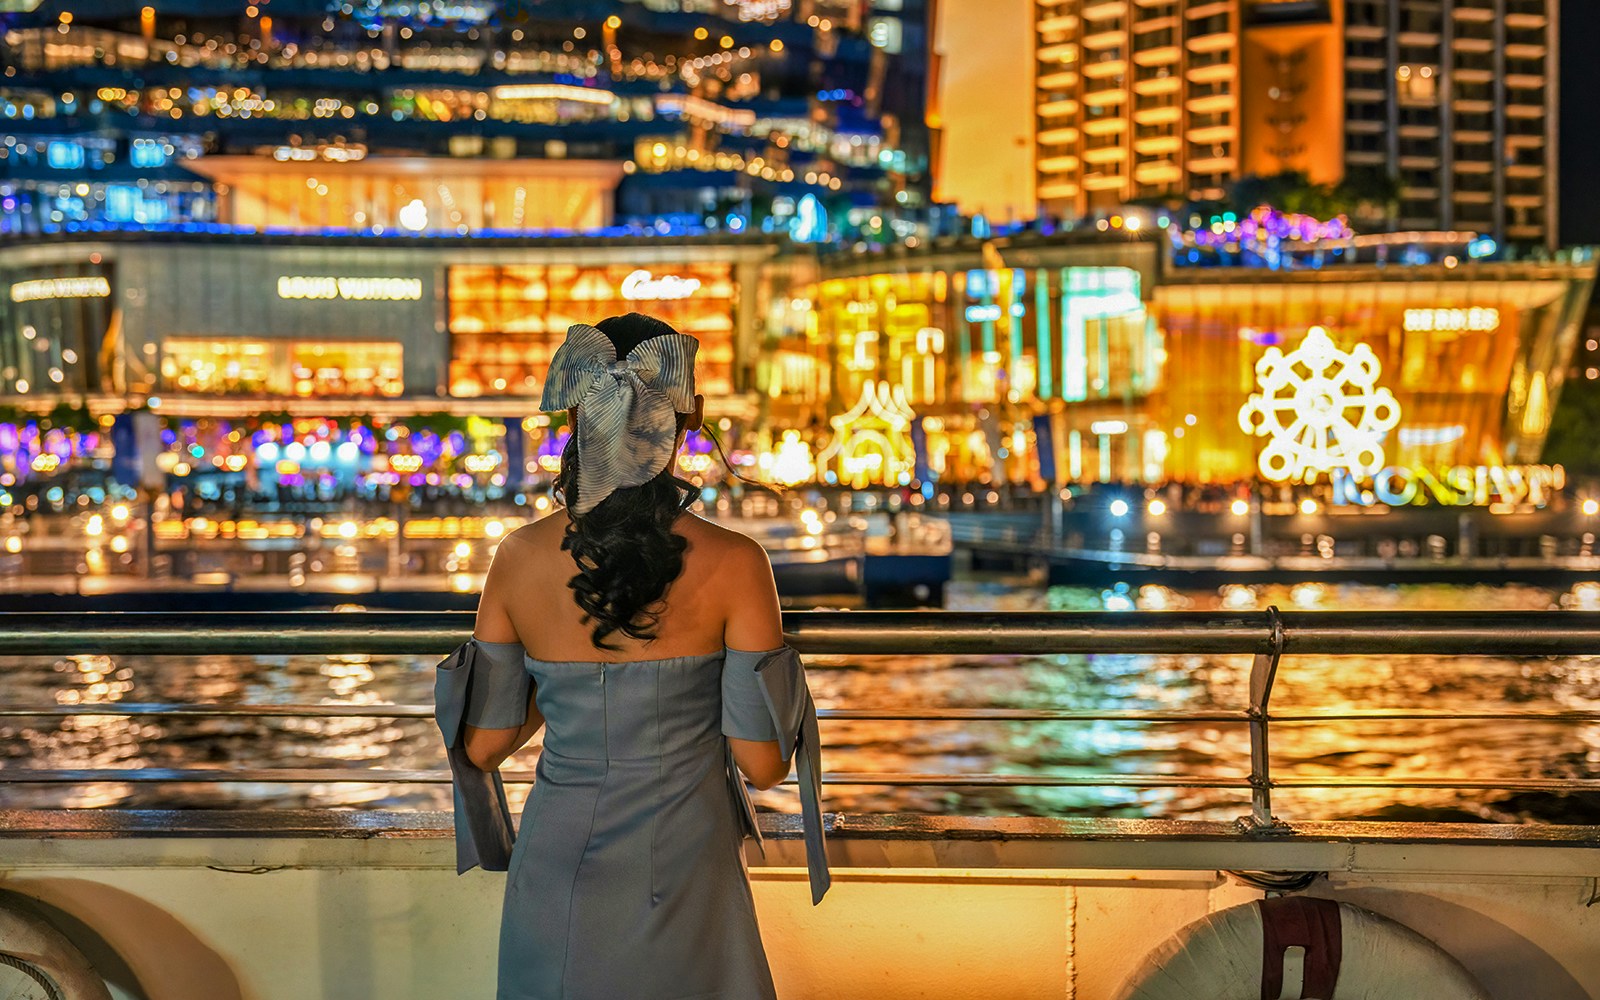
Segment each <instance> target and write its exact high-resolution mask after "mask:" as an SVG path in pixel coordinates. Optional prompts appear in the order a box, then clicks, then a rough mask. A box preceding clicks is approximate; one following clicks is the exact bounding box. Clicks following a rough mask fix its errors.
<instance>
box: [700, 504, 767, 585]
mask: <svg viewBox="0 0 1600 1000" xmlns="http://www.w3.org/2000/svg"><path fill="white" fill-rule="evenodd" d="M677 530H678V531H679V533H681V534H682V535H683V536H684V537H685V538H687V539H688V540H689V544H690V545H692V546H694V547H695V548H698V549H699V550H700V552H701V553H702V554H704V555H705V556H708V557H710V558H711V559H714V560H715V561H716V562H717V563H719V564H720V566H721V568H724V569H727V570H741V569H742V570H746V571H749V570H754V571H759V572H765V573H769V574H770V573H771V572H772V569H771V566H770V564H769V563H768V562H767V551H766V549H763V548H762V547H761V543H760V542H758V541H756V540H755V539H754V538H751V537H750V536H749V535H746V534H744V533H743V532H739V531H734V530H733V529H732V528H725V527H723V526H722V525H720V524H717V523H716V522H715V521H708V520H706V519H705V518H703V517H699V516H697V515H695V514H685V515H684V516H683V517H682V518H681V519H680V520H679V522H678V525H677Z"/></svg>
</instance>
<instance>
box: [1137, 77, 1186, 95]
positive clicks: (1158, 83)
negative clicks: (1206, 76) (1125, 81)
mask: <svg viewBox="0 0 1600 1000" xmlns="http://www.w3.org/2000/svg"><path fill="white" fill-rule="evenodd" d="M1182 87H1183V81H1182V80H1180V79H1178V78H1177V77H1176V76H1153V77H1151V78H1150V79H1148V80H1135V81H1133V92H1134V93H1135V94H1139V95H1141V96H1145V95H1148V96H1152V97H1154V96H1157V95H1160V94H1175V93H1177V92H1178V91H1179V90H1180V89H1182Z"/></svg>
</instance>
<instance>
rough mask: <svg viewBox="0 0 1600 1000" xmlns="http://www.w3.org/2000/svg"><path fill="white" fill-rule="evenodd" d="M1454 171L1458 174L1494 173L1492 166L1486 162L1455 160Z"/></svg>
mask: <svg viewBox="0 0 1600 1000" xmlns="http://www.w3.org/2000/svg"><path fill="white" fill-rule="evenodd" d="M1455 170H1456V173H1458V174H1489V173H1493V172H1494V164H1492V163H1490V162H1489V161H1488V160H1462V159H1457V160H1456V162H1455Z"/></svg>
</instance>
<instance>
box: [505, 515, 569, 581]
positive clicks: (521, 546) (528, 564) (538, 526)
mask: <svg viewBox="0 0 1600 1000" xmlns="http://www.w3.org/2000/svg"><path fill="white" fill-rule="evenodd" d="M566 527H567V516H566V513H565V512H564V511H560V510H558V511H556V512H555V513H554V514H551V515H549V516H547V517H542V518H540V519H539V520H537V521H530V522H529V523H527V524H524V525H522V526H521V527H519V528H517V529H516V530H515V531H513V532H511V533H510V534H509V535H507V536H506V537H505V538H502V539H501V540H500V544H499V545H498V546H496V548H495V553H494V561H493V563H492V564H491V566H490V575H491V576H492V577H499V578H502V579H508V580H512V579H514V580H520V581H528V580H530V579H532V578H534V577H536V576H538V575H539V574H540V572H541V571H542V570H544V569H546V568H547V567H549V566H550V565H551V563H552V561H553V559H554V557H556V556H558V555H560V554H561V539H562V536H563V535H564V534H565V533H566Z"/></svg>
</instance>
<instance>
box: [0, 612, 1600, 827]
mask: <svg viewBox="0 0 1600 1000" xmlns="http://www.w3.org/2000/svg"><path fill="white" fill-rule="evenodd" d="M1269 604H1276V605H1278V606H1280V607H1283V608H1285V609H1289V608H1294V609H1313V610H1314V609H1321V610H1349V609H1374V610H1380V609H1382V610H1388V609H1394V610H1400V609H1412V610H1460V609H1471V608H1496V609H1504V610H1514V609H1527V610H1535V609H1537V610H1543V609H1548V608H1559V607H1568V608H1584V609H1593V608H1596V607H1600V585H1595V584H1579V585H1578V586H1576V587H1574V588H1572V589H1571V590H1569V591H1567V592H1565V593H1562V592H1555V591H1550V590H1546V589H1541V588H1537V587H1525V586H1514V585H1507V586H1476V587H1454V586H1444V585H1421V586H1400V587H1369V586H1356V585H1323V584H1300V585H1296V586H1292V587H1291V586H1265V587H1244V586H1238V585H1232V586H1227V587H1223V588H1222V589H1221V590H1220V591H1180V590H1174V589H1169V588H1165V587H1149V586H1146V587H1127V586H1112V587H1108V588H1052V589H1050V590H1044V589H1040V588H1029V587H1026V586H1022V585H1018V584H1016V583H1015V582H1004V583H1000V582H996V583H972V582H967V583H959V584H957V585H955V586H953V587H952V589H951V594H950V598H949V600H948V602H947V606H948V607H950V608H951V609H952V610H1046V609H1053V610H1105V609H1108V608H1139V609H1145V610H1182V609H1188V610H1198V611H1204V610H1235V611H1237V610H1248V609H1258V608H1264V607H1266V606H1267V605H1269ZM808 662H809V664H810V667H811V672H812V684H813V688H814V690H815V693H816V696H817V701H818V703H819V704H820V705H822V706H823V707H851V708H866V709H891V708H892V709H905V708H915V707H938V706H949V707H970V708H982V707H1003V708H1038V709H1079V710H1087V709H1106V708H1117V709H1163V710H1174V709H1199V710H1227V711H1237V710H1239V709H1240V708H1242V706H1243V705H1244V703H1245V700H1246V693H1247V687H1248V674H1249V657H1247V656H1209V655H1164V656H1130V655H1094V656H1091V655H1058V656H1027V657H1005V656H959V657H853V658H852V657H812V658H809V660H808ZM433 663H434V659H433V658H431V657H425V658H424V657H411V658H407V657H385V656H338V657H308V656H276V657H273V656H264V657H207V658H205V659H182V658H174V657H144V656H127V657H117V658H115V659H113V658H110V657H102V656H82V657H70V658H65V659H61V660H58V661H55V662H39V661H27V660H20V659H12V660H11V661H10V662H9V663H7V664H5V665H4V666H3V667H0V698H3V699H4V700H5V702H6V703H8V704H51V703H55V704H63V705H88V704H105V705H107V711H108V712H112V711H115V708H114V705H115V703H117V702H118V701H129V702H221V703H256V704H284V703H310V704H344V705H380V704H389V703H401V704H426V703H427V702H428V701H429V699H430V698H431V694H432V682H433V669H432V668H433ZM1597 707H1600V660H1596V659H1595V658H1592V657H1565V658H1539V659H1529V660H1513V659H1505V658H1496V657H1458V658H1440V659H1438V660H1430V659H1429V658H1427V657H1400V656H1394V657H1383V656H1352V657H1339V658H1331V657H1330V658H1315V657H1289V658H1286V659H1285V661H1284V665H1283V668H1282V669H1281V671H1280V674H1279V682H1278V687H1277V691H1276V693H1275V695H1274V708H1275V709H1276V710H1279V711H1290V710H1305V709H1317V710H1324V711H1334V710H1364V709H1375V708H1391V709H1402V708H1405V709H1415V708H1425V709H1434V710H1441V709H1458V710H1464V709H1478V710H1490V711H1503V710H1511V709H1536V708H1544V709H1590V710H1593V709H1596V708H1597ZM823 725H824V729H823V738H824V742H825V744H826V750H827V759H826V764H827V768H828V770H830V771H875V772H901V771H911V772H919V773H948V774H963V773H1007V774H1025V775H1026V774H1052V775H1089V774H1101V773H1112V774H1127V775H1140V774H1161V775H1187V776H1214V777H1237V776H1240V775H1243V774H1244V773H1245V772H1246V770H1247V768H1248V765H1249V747H1248V743H1247V739H1246V732H1245V727H1244V726H1243V725H1235V724H1224V723H1201V722H1190V723H1178V724H1159V725H1157V724H1146V723H1125V722H1060V721H1047V722H1033V723H1021V722H977V723H971V722H968V723H955V722H950V723H944V722H939V723H920V722H902V721H889V722H861V721H845V720H840V721H828V722H824V724H823ZM536 755H537V751H536V749H535V748H530V749H529V750H527V751H524V753H523V754H521V755H519V758H518V759H517V760H516V761H514V762H513V764H512V765H511V766H512V767H516V768H524V769H529V770H531V769H532V766H533V762H534V760H535V758H536ZM1273 756H1274V764H1275V769H1276V773H1278V774H1280V775H1296V776H1300V777H1312V776H1324V775H1326V776H1364V777H1390V778H1392V777H1424V776H1432V777H1440V776H1453V777H1461V776H1466V777H1471V778H1475V779H1476V778H1482V779H1492V778H1495V777H1505V778H1522V777H1528V776H1534V777H1590V778H1592V777H1597V776H1600V724H1590V723H1584V724H1572V723H1562V722H1555V721H1513V720H1484V721H1450V720H1425V721H1399V720H1395V721H1374V722H1361V723H1345V722H1319V723H1301V724H1291V723H1280V724H1278V725H1276V726H1275V727H1274V729H1273ZM442 765H443V760H442V753H441V751H440V748H439V742H438V732H437V730H436V729H435V728H434V725H433V722H432V720H431V719H399V720H391V719H364V718H358V719H349V718H345V719H339V718H283V719H246V718H207V719H182V718H166V719H159V718H148V717H147V718H128V717H125V716H118V715H114V714H106V715H86V716H78V717H74V718H66V719H60V720H39V719H24V718H15V717H9V718H4V719H0V766H9V767H13V768H15V767H27V766H31V767H61V768H65V767H71V768H92V767H113V768H161V767H186V768H196V767H198V768H214V769H217V770H219V771H228V770H235V769H241V768H274V767H289V768H313V767H326V768H329V769H330V770H332V771H341V770H345V769H350V768H367V767H381V768H386V769H390V768H392V769H437V768H440V767H442ZM510 792H511V798H512V802H513V806H514V807H520V804H521V800H522V798H523V797H524V795H525V792H526V789H525V788H521V787H513V788H512V789H511V790H510ZM759 797H760V799H761V800H762V802H763V804H764V805H767V806H770V807H772V808H777V809H792V808H794V807H795V804H794V796H793V793H792V791H783V790H780V791H777V792H771V793H764V794H762V795H761V796H759ZM826 799H827V803H826V808H828V809H830V810H841V811H916V812H929V813H987V814H1024V815H1097V816H1162V817H1174V818H1178V817H1181V818H1211V819H1231V818H1234V817H1237V816H1240V815H1242V814H1243V813H1244V812H1245V811H1246V810H1247V807H1248V802H1247V794H1246V793H1245V792H1244V791H1243V790H1231V789H1225V790H1215V789H1187V788H1176V789H1154V790H1138V789H1121V788H1110V789H1101V788H1078V787H1019V788H978V787H932V786H930V787H921V788H885V787H881V786H879V787H848V786H830V787H829V788H828V789H827V791H826ZM1274 804H1275V807H1276V811H1277V813H1278V814H1279V815H1280V816H1283V817H1286V818H1296V819H1313V818H1340V817H1353V816H1367V817H1389V818H1406V819H1418V818H1439V819H1450V818H1460V819H1490V820H1517V819H1540V820H1549V821H1555V822H1600V797H1597V796H1595V795H1583V794H1579V795H1571V796H1554V795H1530V794H1521V795H1518V794H1512V793H1506V792H1455V791H1450V790H1405V791H1396V790H1392V789H1336V790H1331V789H1330V790H1323V789H1310V790H1279V791H1278V792H1277V793H1275V798H1274ZM0 805H4V806H8V807H12V808H46V807H73V808H90V807H107V806H120V807H126V808H155V807H176V806H187V807H202V808H208V807H209V808H217V807H228V806H238V805H252V806H272V807H291V806H317V807H327V806H342V807H366V808H391V809H444V808H448V806H449V789H448V786H444V785H438V786H429V785H406V784H393V785H380V784H372V783H343V782H332V781H330V782H327V783H320V784H306V785H291V784H281V783H249V784H242V783H227V784H197V783H195V784H186V785H181V786H178V785H163V784H152V783H133V782H126V783H97V784H89V785H81V786H73V785H5V786H0Z"/></svg>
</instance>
